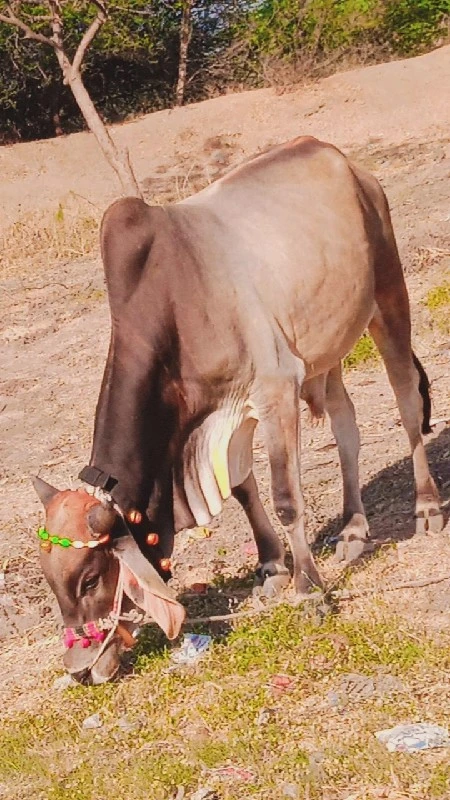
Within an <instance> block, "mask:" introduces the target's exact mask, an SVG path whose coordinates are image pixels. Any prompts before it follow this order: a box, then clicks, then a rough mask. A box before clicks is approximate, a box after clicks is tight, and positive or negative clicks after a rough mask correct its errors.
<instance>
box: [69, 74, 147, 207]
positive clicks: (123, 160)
mask: <svg viewBox="0 0 450 800" xmlns="http://www.w3.org/2000/svg"><path fill="white" fill-rule="evenodd" d="M66 81H67V84H68V85H69V87H70V89H71V91H72V94H73V96H74V98H75V100H76V101H77V103H78V107H79V109H80V111H81V113H82V114H83V117H84V119H85V120H86V125H87V126H88V128H89V130H90V131H91V132H92V133H93V134H94V136H95V138H96V139H97V142H98V143H99V145H100V147H101V149H102V152H103V155H104V156H105V158H106V159H107V161H108V163H109V164H110V165H111V167H112V168H113V170H114V172H115V173H116V175H117V177H118V178H119V181H120V185H121V186H122V191H123V193H124V194H126V195H131V196H133V197H142V194H141V190H140V189H139V186H138V183H137V180H136V178H135V176H134V173H133V170H132V169H131V165H130V159H129V155H128V151H127V150H126V149H123V150H122V149H121V148H119V147H118V146H117V144H116V143H115V141H114V140H113V139H112V137H111V136H110V134H109V132H108V129H107V127H106V125H105V124H104V122H103V120H102V119H101V117H100V115H99V113H98V111H97V109H96V108H95V106H94V103H93V102H92V100H91V98H90V96H89V92H88V91H87V89H86V87H85V85H84V83H83V81H82V79H81V75H80V74H79V73H78V74H76V75H73V76H71V77H69V79H68V80H67V79H66Z"/></svg>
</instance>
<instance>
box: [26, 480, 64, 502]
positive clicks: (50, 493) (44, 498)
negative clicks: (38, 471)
mask: <svg viewBox="0 0 450 800" xmlns="http://www.w3.org/2000/svg"><path fill="white" fill-rule="evenodd" d="M31 483H32V484H33V486H34V489H35V492H36V494H37V496H38V497H39V500H40V501H41V503H42V505H43V506H44V508H47V506H48V504H49V502H50V500H52V498H53V497H54V496H55V494H58V493H59V489H55V487H54V486H51V485H50V484H49V483H46V481H43V480H42V478H38V477H37V476H36V477H34V478H32V479H31Z"/></svg>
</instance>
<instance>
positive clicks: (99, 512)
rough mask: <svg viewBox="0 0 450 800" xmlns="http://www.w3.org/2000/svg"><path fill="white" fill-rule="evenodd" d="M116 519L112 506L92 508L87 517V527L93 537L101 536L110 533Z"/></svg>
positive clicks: (99, 505)
mask: <svg viewBox="0 0 450 800" xmlns="http://www.w3.org/2000/svg"><path fill="white" fill-rule="evenodd" d="M116 519H117V514H116V512H115V511H114V509H113V508H112V506H104V505H101V504H98V505H96V506H93V507H92V508H91V509H90V511H88V515H87V520H88V525H89V527H90V529H91V531H92V533H93V534H94V536H103V535H104V534H105V533H111V531H112V528H113V526H114V523H115V521H116Z"/></svg>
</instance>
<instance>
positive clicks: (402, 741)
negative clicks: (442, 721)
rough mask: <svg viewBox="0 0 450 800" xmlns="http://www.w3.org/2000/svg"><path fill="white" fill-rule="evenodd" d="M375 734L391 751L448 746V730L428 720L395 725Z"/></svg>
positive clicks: (403, 751) (400, 751)
mask: <svg viewBox="0 0 450 800" xmlns="http://www.w3.org/2000/svg"><path fill="white" fill-rule="evenodd" d="M375 736H376V737H377V739H378V741H379V742H381V743H382V744H385V745H386V747H387V749H388V750H389V751H390V752H391V753H417V752H419V751H420V750H429V749H430V748H432V747H450V737H449V734H448V730H447V729H446V728H441V727H440V726H439V725H431V724H430V723H429V722H417V723H415V724H414V723H413V724H410V725H397V726H396V727H395V728H388V729H387V730H385V731H378V732H377V733H376V734H375Z"/></svg>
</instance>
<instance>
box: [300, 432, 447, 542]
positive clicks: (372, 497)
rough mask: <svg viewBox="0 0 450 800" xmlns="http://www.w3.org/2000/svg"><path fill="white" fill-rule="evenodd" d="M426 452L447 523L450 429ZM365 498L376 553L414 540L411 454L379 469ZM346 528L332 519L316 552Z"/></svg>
mask: <svg viewBox="0 0 450 800" xmlns="http://www.w3.org/2000/svg"><path fill="white" fill-rule="evenodd" d="M426 451H427V455H428V460H429V464H430V470H431V474H432V475H433V477H434V479H435V481H436V485H437V487H438V489H439V492H440V495H441V502H442V504H443V511H444V524H445V523H447V522H448V519H449V516H450V508H449V506H448V502H449V500H450V428H448V427H447V428H444V430H443V431H441V433H440V434H439V435H438V436H437V437H436V438H435V439H433V440H432V441H431V442H429V444H428V445H426ZM362 500H363V503H364V507H365V509H366V514H367V519H368V521H369V526H370V534H371V535H370V542H371V544H373V550H372V552H374V551H376V550H377V549H378V548H379V547H380V546H381V545H383V544H386V543H387V542H391V541H392V542H397V541H403V540H405V539H410V538H411V537H412V536H413V535H414V533H415V526H414V478H413V469H412V460H411V457H410V456H409V455H408V456H406V457H405V458H402V459H401V460H400V461H397V462H396V463H395V464H392V466H390V467H386V468H385V469H383V470H381V472H378V473H377V474H376V475H375V476H374V477H373V478H372V480H370V481H369V483H367V484H366V485H365V486H364V487H363V489H362ZM341 528H342V517H341V516H340V515H337V516H335V517H333V518H332V519H330V520H329V521H328V522H327V523H326V525H325V526H324V527H323V528H322V529H321V530H320V531H319V532H318V534H317V537H316V539H315V542H314V546H313V549H314V552H315V553H318V552H321V551H322V549H323V547H324V545H327V544H329V543H330V540H331V541H332V540H333V539H334V537H336V536H337V535H338V534H339V533H340V531H341Z"/></svg>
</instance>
